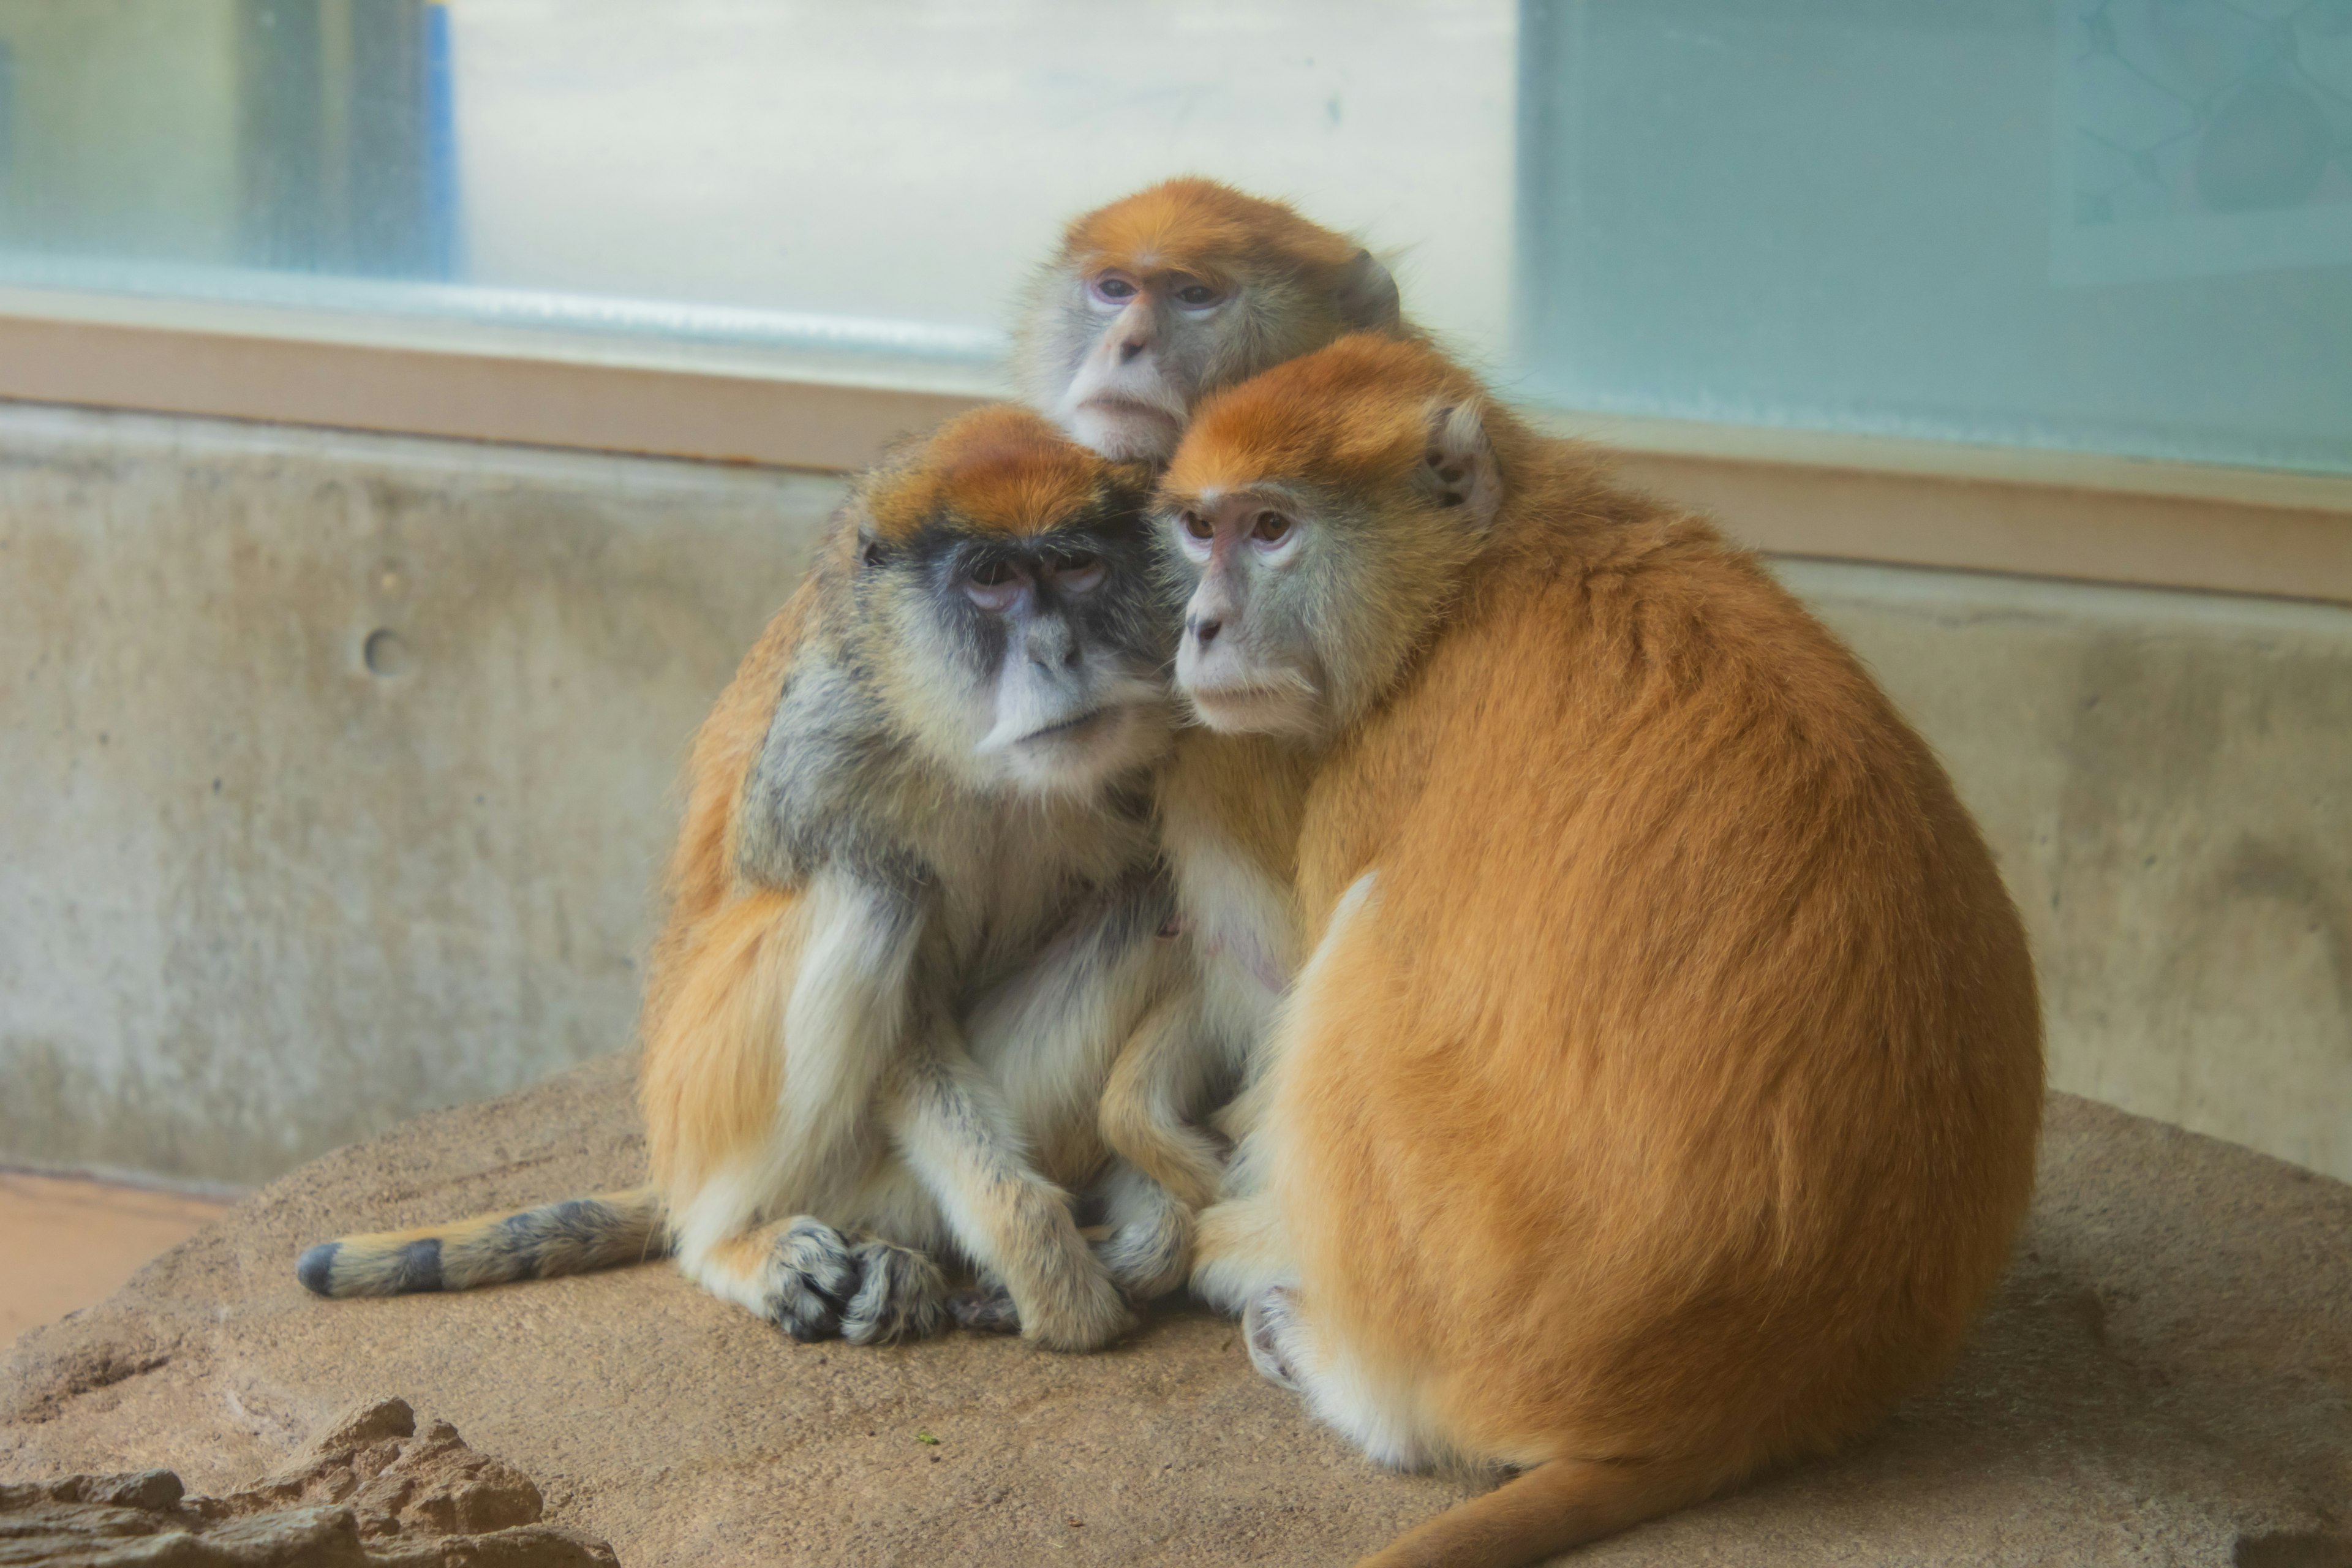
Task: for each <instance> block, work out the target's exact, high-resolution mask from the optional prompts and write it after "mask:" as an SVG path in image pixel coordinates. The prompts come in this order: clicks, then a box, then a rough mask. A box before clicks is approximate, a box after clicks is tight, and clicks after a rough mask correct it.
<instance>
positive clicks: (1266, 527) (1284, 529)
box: [1250, 511, 1290, 544]
mask: <svg viewBox="0 0 2352 1568" xmlns="http://www.w3.org/2000/svg"><path fill="white" fill-rule="evenodd" d="M1289 532H1290V520H1289V519H1288V518H1286V517H1285V516H1283V515H1282V514H1281V513H1280V512H1278V511H1262V512H1260V513H1258V514H1257V521H1255V522H1253V523H1252V524H1251V525H1250V537H1251V538H1252V539H1255V540H1257V541H1259V542H1261V543H1265V544H1273V543H1276V542H1279V541H1280V540H1282V539H1284V538H1285V537H1286V536H1287V535H1288V534H1289Z"/></svg>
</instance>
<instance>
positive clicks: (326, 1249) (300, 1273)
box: [294, 1241, 343, 1296]
mask: <svg viewBox="0 0 2352 1568" xmlns="http://www.w3.org/2000/svg"><path fill="white" fill-rule="evenodd" d="M342 1249H343V1244H342V1243H341V1242H340V1241H322V1242H320V1243H319V1245H318V1246H316V1247H312V1248H310V1250H309V1251H308V1252H305V1253H304V1254H303V1255H302V1256H301V1257H299V1258H296V1259H295V1260H294V1278H295V1279H299V1280H300V1281H302V1286H303V1289H307V1290H309V1291H310V1293H311V1294H312V1295H314V1296H332V1295H333V1294H334V1293H335V1291H334V1284H335V1254H336V1253H338V1252H341V1250H342Z"/></svg>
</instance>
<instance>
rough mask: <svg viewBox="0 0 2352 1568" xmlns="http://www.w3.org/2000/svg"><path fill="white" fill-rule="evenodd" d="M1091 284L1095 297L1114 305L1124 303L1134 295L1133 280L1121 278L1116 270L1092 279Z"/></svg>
mask: <svg viewBox="0 0 2352 1568" xmlns="http://www.w3.org/2000/svg"><path fill="white" fill-rule="evenodd" d="M1093 286H1094V291H1095V298H1097V300H1109V301H1110V302H1111V303H1113V304H1115V305H1124V304H1126V303H1127V302H1128V301H1129V300H1132V299H1134V298H1135V296H1136V287H1135V280H1134V279H1131V278H1122V277H1121V276H1119V275H1118V273H1116V272H1106V273H1104V274H1103V275H1102V276H1101V277H1099V278H1097V279H1095V280H1094V285H1093Z"/></svg>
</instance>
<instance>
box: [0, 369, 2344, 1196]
mask: <svg viewBox="0 0 2352 1568" xmlns="http://www.w3.org/2000/svg"><path fill="white" fill-rule="evenodd" d="M838 493H839V486H838V482H837V481H835V480H833V479H824V478H821V477H814V476H796V475H789V474H780V473H775V472H772V471H760V470H746V469H729V468H710V467H702V466H697V465H690V464H673V463H661V462H653V461H646V460H640V459H629V458H581V457H568V456H564V457H560V456H552V455H549V454H543V453H536V452H528V451H516V450H509V449H502V448H496V447H466V446H458V445H450V444H441V443H429V442H419V441H399V440H390V439H381V438H372V437H341V436H333V435H320V434H315V433H304V432H298V431H288V430H278V429H266V428H255V427H247V426H231V425H215V424H208V423H205V422H201V421H174V420H160V419H150V418H144V417H139V416H113V415H95V414H87V413H79V412H70V411H63V410H55V409H43V408H36V407H29V406H25V405H0V1163H5V1162H10V1161H14V1162H20V1163H39V1164H54V1165H68V1166H100V1167H115V1168H127V1169H132V1170H139V1171H143V1172H149V1173H157V1174H162V1175H167V1176H172V1177H176V1178H180V1179H185V1180H198V1181H212V1182H247V1181H253V1180H257V1179H259V1178H261V1177H264V1176H267V1175H268V1174H270V1173H273V1172H276V1171H278V1170H280V1169H282V1168H284V1167H285V1166H286V1165H287V1164H289V1163H292V1162H293V1161H295V1160H298V1159H299V1158H301V1157H303V1156H305V1155H307V1154H310V1153H312V1152H317V1151H319V1150H321V1149H324V1148H327V1147H330V1146H331V1145H333V1144H336V1143H339V1142H345V1141H348V1140H350V1139H352V1138H356V1137H359V1136H362V1135H363V1134H365V1133H368V1132H370V1131H374V1130H376V1129H379V1128H382V1127H383V1126H386V1125H388V1124H389V1123H391V1122H393V1121H397V1120H399V1119H401V1118H403V1117H405V1116H408V1115H411V1114H413V1113H415V1112H416V1111H419V1110H425V1109H427V1108H429V1107H433V1106H436V1105H443V1104H447V1103H450V1102H453V1101H457V1100H469V1099H475V1098H478V1097H481V1096H485V1095H488V1094H492V1093H496V1092H499V1091H500V1090H503V1089H508V1088H511V1087H513V1086H515V1085H518V1084H520V1083H522V1082H525V1081H528V1080H529V1079H532V1078H534V1077H536V1076H538V1075H540V1074H541V1073H544V1072H546V1071H548V1070H549V1069H551V1068H556V1067H559V1066H562V1065H565V1064H567V1063H570V1062H572V1061H575V1060H578V1059H580V1058H583V1057H585V1056H589V1055H592V1054H594V1053H597V1052H601V1051H604V1050H609V1049H613V1048H615V1047H621V1046H624V1045H625V1044H627V1043H628V1042H629V1038H630V1035H631V1029H632V1024H633V1018H634V1013H635V1001H636V988H637V970H636V962H637V958H638V955H639V952H640V949H641V947H642V944H643V942H645V940H646V934H647V923H648V915H649V912H650V907H651V906H650V900H649V891H650V889H651V886H652V882H653V879H654V875H655V871H656V866H657V864H658V861H659V858H660V856H661V854H662V852H663V850H664V848H665V847H666V843H667V837H668V834H669V832H670V828H671V825H672V806H671V803H670V800H669V797H668V794H667V791H668V786H669V784H670V781H671V778H672V775H673V773H674V771H675V769H676V766H677V762H678V760H679V758H680V757H681V755H682V751H683V747H684V744H685V742H686V738H687V736H688V733H689V732H690V731H691V730H692V728H693V725H694V723H695V722H696V721H697V720H698V718H699V717H700V715H701V713H702V710H703V709H704V708H705V707H706V706H707V704H708V703H709V700H710V698H711V697H712V696H713V695H714V694H715V693H716V691H717V690H718V689H719V686H720V685H721V684H723V682H724V681H725V679H726V678H727V675H728V673H729V671H730V669H731V668H732V667H733V664H734V660H735V658H736V657H737V656H738V654H739V653H740V650H741V649H742V648H743V647H745V646H747V645H748V643H749V641H750V640H751V637H752V636H753V634H754V633H755V632H756V631H757V629H758V627H759V625H760V623H761V620H762V619H763V618H764V617H765V616H766V615H767V613H768V611H769V610H770V609H771V608H772V606H773V605H776V604H777V603H780V602H781V601H782V598H783V596H784V595H785V594H786V593H787V592H788V591H789V589H790V587H791V585H792V584H793V581H794V579H795V578H796V576H797V575H798V573H799V571H800V569H801V565H802V563H803V560H804V558H805V552H806V548H807V544H808V542H809V539H810V537H811V534H812V531H813V530H814V527H815V525H816V524H817V522H818V521H820V520H821V519H822V518H823V517H824V514H825V512H826V511H827V510H829V508H830V507H831V505H832V504H833V502H834V500H835V498H836V496H837V495H838ZM1783 570H1784V572H1785V574H1786V576H1787V577H1788V579H1789V581H1790V583H1791V584H1794V585H1795V586H1796V587H1797V589H1798V590H1799V591H1800V592H1801V593H1802V594H1804V595H1806V596H1807V597H1808V598H1809V599H1810V600H1811V602H1812V603H1813V604H1814V605H1816V606H1818V607H1819V608H1820V610H1821V611H1822V614H1823V615H1824V616H1826V617H1827V618H1828V619H1829V620H1830V622H1831V623H1832V625H1833V626H1836V627H1837V628H1838V629H1839V630H1840V631H1841V632H1843V634H1844V635H1845V636H1846V637H1849V638H1850V639H1851V640H1852V641H1853V643H1854V644H1855V646H1856V647H1859V648H1860V649H1861V650H1862V652H1863V654H1864V657H1865V658H1868V659H1869V660H1870V661H1871V662H1872V664H1873V666H1874V668H1876V669H1877V670H1878V672H1879V673H1880V675H1881V677H1882V678H1883V679H1885V682H1886V684H1887V686H1888V687H1889V688H1890V689H1892V690H1893V691H1894V693H1895V697H1896V698H1897V700H1899V701H1901V702H1902V703H1903V705H1904V706H1905V708H1906V710H1908V711H1909V712H1910V713H1911V715H1912V716H1913V718H1914V719H1915V720H1916V721H1917V722H1918V723H1919V724H1920V726H1921V728H1922V729H1923V730H1924V731H1926V732H1927V735H1928V736H1929V738H1930V739H1931V740H1933V741H1934V742H1935V743H1936V744H1937V747H1938V749H1939V750H1940V751H1941V752H1943V754H1944V756H1945V758H1946V759H1947V761H1948V763H1950V765H1951V767H1952V769H1953V772H1954V773H1955V775H1956V776H1957V777H1958V781H1959V785H1960V789H1961V792H1962V794H1963V795H1965V796H1966V798H1967V799H1968V800H1969V803H1970V805H1972V806H1973V807H1974V808H1975V809H1976V810H1977V812H1978V813H1979V816H1981V818H1982V819H1983V821H1984V824H1985V826H1986V829H1987V831H1988V833H1989V834H1990V837H1992V839H1993V842H1994V844H1995V847H1996V848H1997V849H1998V851H1999V852H2000V857H2001V863H2002V867H2003V869H2004V871H2005V872H2006V873H2007V875H2008V876H2009V878H2010V881H2011V888H2012V889H2014V890H2015V892H2016V894H2017V896H2018V899H2019V901H2020V903H2021V905H2022V906H2023V908H2024V910H2025V911H2026V918H2027V921H2028V922H2029V923H2030V924H2031V926H2032V931H2033V935H2034V940H2035V943H2036V948H2037V952H2038V953H2039V955H2040V958H2041V962H2042V975H2043V984H2044V986H2045V991H2046V994H2047V998H2048V1002H2049V1007H2050V1016H2051V1024H2052V1043H2053V1067H2054V1069H2055V1076H2056V1078H2057V1080H2058V1082H2059V1083H2060V1084H2061V1085H2062V1086H2063V1087H2065V1088H2070V1089H2077V1090H2081V1091H2084V1092H2087V1093H2091V1094H2095V1095H2098V1096H2100V1097H2102V1098H2105V1099H2108V1100H2114V1101H2116V1102H2117V1103H2119V1104H2122V1105H2125V1106H2126V1107H2128V1108H2130V1109H2132V1110H2140V1111H2144V1112H2147V1113H2149V1114H2153V1115H2158V1116H2162V1117H2166V1118H2168V1119H2171V1120H2175V1121H2183V1122H2186V1123H2187V1124H2189V1125H2190V1126H2192V1127H2197V1128H2200V1129H2202V1130H2205V1131H2214V1132H2218V1133H2220V1134H2221V1135H2223V1136H2225V1137H2230V1138H2234V1139H2239V1140H2241V1141H2242V1142H2249V1143H2252V1144H2253V1145H2255V1146H2256V1147H2259V1148H2263V1149H2266V1150H2268V1151H2270V1152H2274V1153H2278V1154H2282V1155H2284V1156H2285V1157H2287V1158H2289V1159H2294V1160H2300V1161H2302V1162H2304V1163H2308V1164H2311V1165H2315V1166H2316V1167H2318V1168H2321V1169H2325V1170H2328V1171H2331V1172H2333V1173H2336V1174H2339V1175H2347V1176H2352V833H2347V826H2352V611H2345V610H2337V609H2332V608H2325V607H2315V606H2310V605H2288V604H2280V603H2273V602H2266V601H2260V600H2248V599H2221V598H2214V597H2206V596H2200V595H2173V594H2157V593H2147V592H2140V591H2135V590H2123V589H2105V588H2090V587H2076V586H2068V585H2062V584H2044V583H2032V582H2022V581H2016V580H2010V579H2003V578H1997V577H1986V576H1970V575H1965V574H1938V573H1927V572H1912V571H1896V570H1890V569H1884V568H1871V567H1858V566H1846V565H1834V564H1826V563H1804V562H1791V563H1784V567H1783Z"/></svg>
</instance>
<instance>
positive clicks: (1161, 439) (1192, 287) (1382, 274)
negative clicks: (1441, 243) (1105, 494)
mask: <svg viewBox="0 0 2352 1568" xmlns="http://www.w3.org/2000/svg"><path fill="white" fill-rule="evenodd" d="M1355 331H1381V332H1395V333H1404V332H1408V331H1410V329H1408V328H1407V327H1406V326H1405V325H1404V323H1403V321H1402V317H1401V316H1400V315H1399V313H1398V309H1397V289H1396V283H1395V281H1394V279H1391V277H1390V276H1389V271H1388V268H1385V267H1383V266H1381V263H1380V262H1379V261H1378V260H1377V259H1376V258H1374V257H1373V256H1372V254H1371V253H1370V251H1367V250H1365V249H1364V248H1363V247H1360V246H1359V245H1358V244H1357V243H1356V242H1355V241H1354V240H1352V239H1349V238H1348V237H1346V236H1345V235H1341V234H1337V233H1334V232H1333V231H1332V230H1330V229H1328V228H1325V227H1323V226H1320V225H1319V224H1315V223H1310V222H1308V221H1307V219H1305V218H1303V217H1301V216H1298V214H1297V212H1295V211H1293V210H1292V209H1291V208H1290V207H1289V206H1287V205H1284V204H1283V203H1280V202H1271V201H1265V200H1263V199H1261V198H1259V197H1256V196H1251V195H1244V194H1243V193H1242V192H1240V191H1237V190H1235V189H1234V188H1233V187H1232V186H1230V185H1224V184H1218V183H1217V182H1215V181H1213V180H1202V179H1194V178H1186V179H1175V180H1166V181H1162V182H1161V183H1160V184H1156V185H1151V186H1148V187H1146V188H1145V189H1143V190H1140V191H1138V192H1136V193H1135V194H1134V195H1129V196H1125V197H1122V198H1120V199H1119V200H1118V201H1115V202H1112V203H1110V204H1109V205H1107V206H1103V207H1098V208H1097V209H1096V210H1095V211H1093V212H1090V213H1087V214H1086V215H1085V216H1082V217H1079V218H1076V219H1075V220H1074V221H1073V222H1072V223H1071V224H1070V226H1068V228H1067V229H1066V230H1065V231H1064V233H1063V236H1062V246H1061V249H1060V250H1059V251H1058V252H1057V253H1056V254H1055V257H1054V258H1053V259H1052V260H1051V261H1049V262H1047V263H1046V264H1045V267H1043V268H1040V269H1039V271H1038V273H1037V275H1036V278H1035V279H1034V281H1033V282H1032V284H1031V286H1030V289H1029V295H1028V298H1027V300H1025V301H1024V305H1023V309H1022V312H1021V325H1020V331H1019V333H1018V337H1017V342H1016V344H1015V359H1014V364H1015V368H1016V371H1017V372H1018V374H1019V378H1020V382H1021V391H1022V396H1023V397H1024V399H1025V400H1026V401H1027V402H1028V403H1029V405H1031V406H1032V407H1034V408H1035V409H1037V410H1038V411H1039V412H1041V413H1043V414H1045V415H1046V416H1048V417H1050V418H1051V419H1053V420H1054V422H1055V424H1057V425H1059V426H1062V428H1063V429H1064V430H1066V431H1067V432H1068V433H1069V435H1070V437H1071V438H1072V439H1074V440H1076V441H1078V442H1080V443H1082V444H1084V445H1086V446H1088V447H1093V448H1094V449H1095V450H1096V451H1097V452H1100V453H1102V454H1103V455H1104V456H1105V457H1108V458H1130V459H1137V460H1141V461H1146V462H1152V463H1164V462H1166V461H1167V460H1168V455H1169V454H1170V453H1171V452H1173V451H1174V450H1175V449H1176V441H1177V437H1180V436H1181V435H1182V434H1183V430H1184V422H1185V420H1186V419H1188V418H1189V417H1191V415H1192V407H1193V405H1195V404H1197V403H1199V402H1200V400H1201V399H1202V398H1203V397H1205V396H1207V395H1209V394H1210V393H1212V392H1214V391H1216V390H1217V389H1218V388H1220V387H1223V386H1230V385H1232V384H1234V383H1236V382H1239V381H1243V380H1245V379H1247V378H1248V377H1250V376H1253V375H1255V374H1257V373H1258V372H1259V371H1262V370H1265V369H1266V368H1268V367H1269V366H1272V365H1276V364H1279V363H1282V362H1283V361H1284V360H1286V359H1290V358H1293V357H1295V356H1297V355H1298V354H1303V353H1307V352H1308V351H1310V350H1313V349H1318V348H1321V347H1322V346H1323V345H1324V344H1325V343H1328V342H1331V341H1332V340H1333V339H1334V338H1337V337H1340V336H1342V335H1343V334H1345V333H1348V332H1355Z"/></svg>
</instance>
